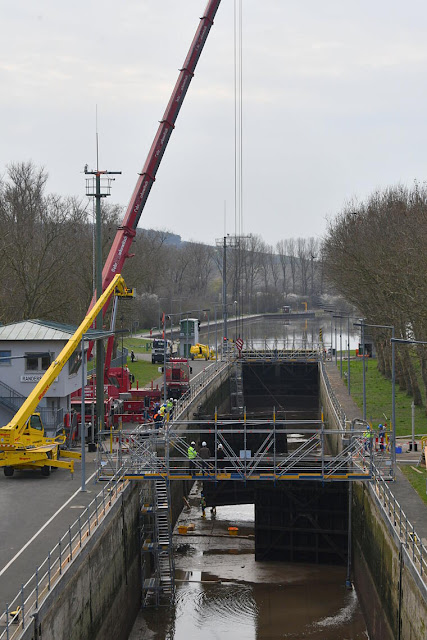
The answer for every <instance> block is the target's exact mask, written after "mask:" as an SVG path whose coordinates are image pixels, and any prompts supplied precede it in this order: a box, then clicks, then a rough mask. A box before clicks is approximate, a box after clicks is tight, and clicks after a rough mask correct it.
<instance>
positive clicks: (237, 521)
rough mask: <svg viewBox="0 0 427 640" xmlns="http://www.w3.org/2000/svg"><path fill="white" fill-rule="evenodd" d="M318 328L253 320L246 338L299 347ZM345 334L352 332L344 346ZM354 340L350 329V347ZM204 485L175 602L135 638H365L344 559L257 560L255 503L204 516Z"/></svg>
mask: <svg viewBox="0 0 427 640" xmlns="http://www.w3.org/2000/svg"><path fill="white" fill-rule="evenodd" d="M328 322H329V319H328ZM320 327H322V323H321V322H319V321H318V320H317V319H314V318H313V319H310V320H307V321H305V320H300V319H298V320H295V321H286V322H282V321H280V320H279V321H278V320H270V321H262V322H252V323H250V324H248V325H247V326H245V327H244V339H245V343H246V344H252V345H253V346H254V347H258V348H260V347H261V348H265V344H266V343H267V344H268V348H270V347H272V348H281V347H285V348H298V347H300V346H301V344H302V343H304V342H306V343H307V346H309V345H311V343H312V342H313V343H317V342H318V336H319V329H320ZM323 327H324V329H323V331H324V340H325V344H326V345H327V344H328V342H329V344H330V329H329V339H328V338H326V336H325V333H327V325H326V324H325V323H324V324H323ZM329 328H330V322H329ZM230 329H231V327H230ZM229 335H230V336H231V337H233V336H232V333H231V331H229ZM266 336H267V337H266ZM334 339H335V338H334ZM346 341H347V333H346V334H345V341H344V336H343V348H344V349H345V348H346V347H347V344H346ZM357 341H358V335H357V334H356V333H353V334H352V335H351V336H350V348H354V346H353V345H354V344H355V343H356V344H357ZM275 345H276V346H275ZM338 345H339V337H338ZM338 348H339V346H338ZM295 437H298V434H295ZM201 489H202V487H201V484H200V483H199V482H196V483H195V485H194V487H193V489H192V492H191V494H190V496H189V503H190V509H184V511H183V512H182V514H181V516H180V518H179V520H178V522H177V525H176V527H175V532H174V549H175V569H176V574H175V576H176V599H175V604H174V606H173V607H171V608H162V609H160V608H159V609H157V610H156V609H154V608H153V609H145V610H143V611H142V612H141V613H140V615H139V617H138V619H137V621H136V624H135V627H134V630H133V632H132V635H131V640H137V639H138V640H187V639H193V638H197V639H198V638H203V639H204V640H217V639H218V640H223V639H224V640H225V639H228V638H230V639H231V638H232V639H233V640H252V639H253V640H276V639H277V640H279V639H284V638H289V639H304V638H308V639H313V640H360V639H366V638H368V633H367V630H366V624H365V622H364V618H363V614H362V611H361V608H360V605H359V601H358V598H357V593H356V591H355V590H354V589H352V590H349V589H347V588H346V571H347V567H346V566H337V565H320V564H305V563H290V562H283V561H272V560H270V561H261V562H255V536H254V527H255V515H254V506H253V505H233V506H218V507H217V509H216V514H213V513H211V512H210V510H209V509H206V518H203V517H202V512H201V508H200V492H201ZM180 525H181V526H182V525H186V526H188V525H194V531H190V532H189V533H187V534H186V535H180V534H179V532H178V526H180ZM230 527H232V528H233V529H232V531H234V532H235V531H236V529H237V535H236V536H234V535H233V536H232V535H230V532H229V528H230ZM191 528H192V527H190V529H191Z"/></svg>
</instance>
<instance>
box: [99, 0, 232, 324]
mask: <svg viewBox="0 0 427 640" xmlns="http://www.w3.org/2000/svg"><path fill="white" fill-rule="evenodd" d="M220 2H221V0H209V2H208V3H207V6H206V9H205V13H204V15H203V16H202V17H201V18H200V24H199V26H198V29H197V31H196V34H195V36H194V39H193V42H192V43H191V46H190V49H189V51H188V54H187V57H186V59H185V62H184V66H183V68H182V69H181V70H180V73H179V76H178V80H177V82H176V84H175V87H174V89H173V91H172V95H171V97H170V100H169V103H168V106H167V107H166V111H165V113H164V115H163V118H162V120H161V121H160V125H159V128H158V130H157V133H156V136H155V138H154V141H153V144H152V145H151V149H150V151H149V153H148V156H147V159H146V161H145V164H144V167H143V169H142V172H141V174H140V176H139V178H138V181H137V183H136V187H135V189H134V192H133V194H132V197H131V199H130V202H129V205H128V208H127V210H126V214H125V217H124V219H123V222H122V225H121V226H120V227H119V228H118V230H117V233H116V237H115V239H114V242H113V244H112V247H111V250H110V253H109V254H108V257H107V260H106V262H105V265H104V268H103V270H102V290H103V291H104V290H105V288H106V287H107V286H108V285H109V283H110V282H111V280H112V279H113V278H114V276H115V275H116V273H121V271H122V268H123V264H124V261H125V260H126V258H127V257H128V255H129V250H130V247H131V244H132V241H133V238H134V236H135V234H136V228H137V226H138V222H139V219H140V217H141V214H142V211H143V209H144V206H145V203H146V202H147V198H148V195H149V193H150V191H151V187H152V185H153V182H154V181H155V179H156V173H157V169H158V168H159V165H160V162H161V160H162V158H163V154H164V152H165V150H166V147H167V144H168V142H169V138H170V136H171V134H172V131H173V129H174V127H175V122H176V119H177V117H178V114H179V111H180V109H181V106H182V103H183V101H184V98H185V95H186V93H187V90H188V87H189V85H190V82H191V79H192V77H193V75H194V70H195V68H196V65H197V62H198V60H199V57H200V54H201V53H202V50H203V47H204V45H205V42H206V39H207V37H208V35H209V31H210V29H211V26H212V24H213V19H214V17H215V14H216V12H217V10H218V7H219V5H220ZM93 304H94V300H92V303H91V306H92V305H93ZM104 314H105V309H104Z"/></svg>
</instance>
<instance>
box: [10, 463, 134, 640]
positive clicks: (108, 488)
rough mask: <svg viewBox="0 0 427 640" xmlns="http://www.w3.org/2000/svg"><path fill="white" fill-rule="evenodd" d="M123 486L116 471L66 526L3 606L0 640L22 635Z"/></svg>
mask: <svg viewBox="0 0 427 640" xmlns="http://www.w3.org/2000/svg"><path fill="white" fill-rule="evenodd" d="M126 485H127V481H125V480H123V474H122V472H121V470H120V471H119V472H118V473H117V474H116V475H115V476H114V477H113V478H112V479H111V480H110V481H109V482H108V483H107V484H106V485H104V486H103V488H102V491H100V492H99V493H98V494H97V495H96V496H95V498H94V499H93V500H92V502H91V503H90V504H89V505H88V506H87V507H86V509H85V510H84V511H83V512H82V513H81V514H80V515H79V517H78V519H77V520H75V522H74V523H73V524H72V525H70V526H69V527H68V531H67V532H66V533H65V534H64V535H63V536H62V538H60V539H59V541H58V543H57V544H56V545H55V546H54V548H53V549H52V550H51V551H50V552H49V554H48V556H47V558H46V559H45V560H44V561H43V562H42V564H41V565H39V566H38V567H37V568H36V570H35V572H34V574H33V575H32V576H31V578H30V579H29V580H27V582H26V583H25V584H23V585H22V587H21V590H20V591H19V593H18V594H17V595H16V597H15V598H14V599H13V600H12V601H11V602H10V603H8V604H7V606H6V611H4V612H3V614H2V615H1V616H0V640H3V639H4V640H18V639H19V638H20V637H21V636H22V634H23V632H24V631H25V629H26V628H27V627H28V626H29V625H30V624H31V623H32V622H33V617H34V614H35V613H36V612H37V611H38V609H39V608H40V605H41V604H42V603H43V601H44V600H45V599H46V597H47V596H48V594H49V593H50V591H51V589H52V588H53V587H54V586H55V585H56V584H57V583H58V581H59V580H60V579H61V577H62V574H63V573H64V572H65V571H66V569H67V567H68V566H70V564H71V562H72V561H73V560H74V559H75V558H76V557H77V556H78V555H79V553H80V551H81V550H82V549H83V547H84V546H85V544H86V542H87V541H88V540H89V539H90V536H91V535H92V533H93V532H94V530H95V529H96V528H97V527H98V526H99V525H100V524H101V522H103V520H104V519H105V517H106V515H107V514H108V512H109V511H110V509H111V507H112V506H113V505H114V504H115V502H116V500H117V499H118V497H119V496H120V495H121V494H122V493H123V490H124V488H125V486H126Z"/></svg>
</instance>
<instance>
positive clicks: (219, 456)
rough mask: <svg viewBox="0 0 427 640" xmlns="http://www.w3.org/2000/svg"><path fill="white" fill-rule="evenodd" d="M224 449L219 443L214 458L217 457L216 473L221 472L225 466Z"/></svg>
mask: <svg viewBox="0 0 427 640" xmlns="http://www.w3.org/2000/svg"><path fill="white" fill-rule="evenodd" d="M224 458H225V451H224V448H223V446H222V444H221V443H219V445H218V448H217V450H216V459H217V467H218V473H221V472H222V471H223V469H224V467H225V460H224Z"/></svg>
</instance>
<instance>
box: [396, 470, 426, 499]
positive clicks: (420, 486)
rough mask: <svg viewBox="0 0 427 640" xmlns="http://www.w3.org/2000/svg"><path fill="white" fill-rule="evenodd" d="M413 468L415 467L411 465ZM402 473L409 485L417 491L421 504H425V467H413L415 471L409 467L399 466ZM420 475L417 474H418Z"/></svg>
mask: <svg viewBox="0 0 427 640" xmlns="http://www.w3.org/2000/svg"><path fill="white" fill-rule="evenodd" d="M413 466H414V467H415V465H413ZM399 468H400V470H401V471H402V473H403V474H404V475H405V476H406V477H407V478H408V480H409V482H410V483H411V485H412V486H413V487H414V489H415V490H416V491H417V493H418V494H419V496H420V497H421V499H422V500H423V502H425V504H427V494H426V481H427V471H426V469H425V467H415V468H416V469H418V471H415V469H414V468H412V466H410V465H403V464H402V465H399ZM419 471H420V472H421V473H418V472H419Z"/></svg>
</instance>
